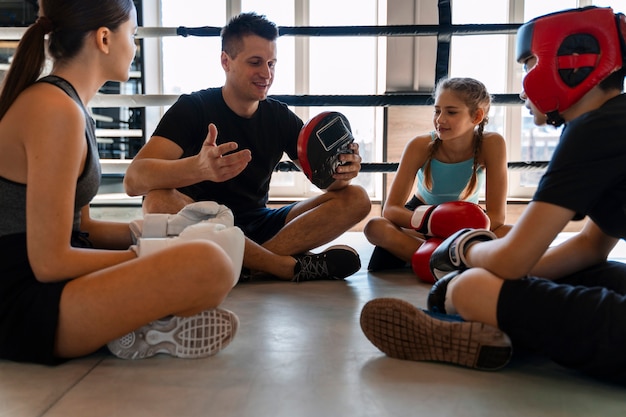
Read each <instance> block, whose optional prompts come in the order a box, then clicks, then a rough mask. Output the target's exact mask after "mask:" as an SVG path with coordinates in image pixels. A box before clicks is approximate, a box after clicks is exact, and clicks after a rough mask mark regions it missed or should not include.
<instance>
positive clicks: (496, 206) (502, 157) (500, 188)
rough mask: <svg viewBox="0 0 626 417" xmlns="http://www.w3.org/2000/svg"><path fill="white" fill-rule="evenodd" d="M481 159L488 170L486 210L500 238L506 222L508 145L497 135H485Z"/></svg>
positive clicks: (492, 227) (492, 228)
mask: <svg viewBox="0 0 626 417" xmlns="http://www.w3.org/2000/svg"><path fill="white" fill-rule="evenodd" d="M481 158H482V159H483V163H484V166H485V170H486V184H485V186H486V187H485V188H486V196H485V197H486V199H485V200H486V208H487V216H489V220H490V222H491V230H492V231H493V232H494V233H496V235H498V236H499V237H502V236H504V234H506V233H499V232H501V231H503V230H505V229H506V227H505V228H503V226H504V223H505V221H506V196H507V191H508V167H507V155H506V143H505V141H504V138H503V137H502V136H500V135H499V134H497V133H491V132H490V133H485V137H484V139H483V146H482V152H481Z"/></svg>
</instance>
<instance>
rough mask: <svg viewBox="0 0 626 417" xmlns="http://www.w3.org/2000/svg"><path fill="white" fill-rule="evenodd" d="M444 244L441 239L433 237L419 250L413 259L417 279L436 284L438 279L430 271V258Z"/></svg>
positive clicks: (412, 263) (412, 264)
mask: <svg viewBox="0 0 626 417" xmlns="http://www.w3.org/2000/svg"><path fill="white" fill-rule="evenodd" d="M441 242H443V239H439V238H438V237H431V238H430V239H428V240H426V242H424V243H423V244H422V246H420V247H419V248H417V250H416V251H415V253H414V254H413V257H412V258H411V266H412V267H413V272H415V275H417V277H418V278H419V279H420V280H421V281H423V282H425V283H427V284H434V283H435V281H437V278H435V276H434V275H433V274H432V272H431V270H430V256H431V255H432V253H433V252H434V251H435V249H437V247H438V246H439V245H440V244H441Z"/></svg>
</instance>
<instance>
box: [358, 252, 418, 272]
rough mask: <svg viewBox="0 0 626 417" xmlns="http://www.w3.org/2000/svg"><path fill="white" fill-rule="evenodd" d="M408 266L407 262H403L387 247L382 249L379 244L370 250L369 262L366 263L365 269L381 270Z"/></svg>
mask: <svg viewBox="0 0 626 417" xmlns="http://www.w3.org/2000/svg"><path fill="white" fill-rule="evenodd" d="M408 266H409V263H408V262H405V261H403V260H402V259H400V258H398V257H397V256H396V255H394V254H392V253H391V252H389V251H388V250H387V249H383V248H381V247H380V246H375V247H374V250H373V251H372V256H371V258H370V262H369V264H368V265H367V270H368V271H383V270H385V269H398V268H406V267H408Z"/></svg>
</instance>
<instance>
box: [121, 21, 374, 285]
mask: <svg viewBox="0 0 626 417" xmlns="http://www.w3.org/2000/svg"><path fill="white" fill-rule="evenodd" d="M277 37H278V29H277V27H276V26H275V25H274V23H272V22H269V21H268V20H266V19H265V17H264V16H260V15H257V14H255V13H243V14H241V15H239V16H236V17H234V18H233V19H231V21H230V22H229V23H228V24H227V25H226V26H225V27H224V28H223V29H222V55H221V63H222V67H223V68H224V72H225V74H226V82H225V84H224V86H223V87H221V88H212V89H206V90H202V91H197V92H194V93H192V94H185V95H182V96H181V97H180V98H179V99H178V101H177V102H176V103H175V104H174V105H173V106H172V107H171V108H170V109H169V110H168V111H167V112H166V114H165V115H164V117H163V119H162V120H161V122H160V123H159V125H158V127H157V128H156V130H155V132H154V134H153V136H152V137H151V138H150V140H149V141H148V143H146V145H145V146H144V147H143V148H142V149H141V150H140V152H139V153H138V154H137V156H136V157H135V158H134V159H133V161H132V163H131V164H130V166H129V168H128V170H127V172H126V176H125V179H124V185H125V188H126V192H127V193H128V194H129V195H143V196H145V199H144V203H143V208H144V213H172V214H173V213H177V212H178V211H179V210H181V209H182V208H183V207H184V206H186V205H188V204H190V203H194V202H198V201H215V202H217V203H219V204H221V205H225V206H227V207H228V208H230V209H231V210H232V212H233V215H234V223H235V226H238V227H240V228H241V229H242V230H243V232H244V234H245V235H246V238H247V239H246V245H245V254H244V267H245V268H247V269H248V270H250V271H259V272H263V273H269V274H271V275H273V276H276V277H278V278H280V279H285V280H294V281H303V280H313V279H343V278H345V277H347V276H349V275H352V274H353V273H355V272H356V271H357V270H358V269H359V268H360V265H361V264H360V259H359V256H358V254H357V253H356V251H354V250H353V249H352V248H350V247H348V246H345V245H338V246H332V247H330V248H328V249H326V250H325V251H323V252H321V253H318V254H313V253H311V252H309V251H310V250H311V249H314V248H316V247H318V246H321V245H324V244H326V243H328V242H330V241H332V240H333V239H335V238H337V237H339V236H340V235H341V234H343V233H344V232H345V231H347V230H349V229H350V228H351V227H352V226H354V225H355V224H357V223H358V222H359V221H360V220H362V219H363V218H364V217H365V216H366V215H367V214H368V213H369V211H370V207H371V204H370V200H369V197H368V195H367V192H366V191H365V190H364V189H363V188H362V187H360V186H357V185H352V184H350V181H351V180H352V179H353V178H355V177H356V176H357V174H358V172H359V170H360V166H361V157H360V155H359V152H358V145H357V144H352V145H351V150H352V153H346V154H342V155H340V160H341V162H342V164H341V165H340V166H339V167H338V168H337V169H336V172H335V174H334V176H333V178H334V182H333V183H332V184H331V185H330V186H329V187H328V188H327V189H326V190H324V192H323V193H322V194H320V195H318V196H315V197H312V198H309V199H306V200H303V201H300V202H297V203H293V204H289V205H286V206H283V207H281V208H278V209H271V208H268V207H267V203H268V192H269V185H270V180H271V176H272V173H273V172H274V168H275V167H276V165H277V164H278V162H279V161H280V160H281V158H282V157H283V154H287V155H288V156H289V158H291V159H292V160H293V161H294V162H295V163H296V164H298V151H297V141H298V135H299V133H300V130H301V128H302V126H303V123H302V120H300V118H299V117H298V116H296V115H295V114H294V113H293V112H292V111H291V110H289V108H288V107H287V106H286V105H285V104H283V103H280V102H278V101H276V100H273V99H271V98H268V97H267V94H268V90H269V88H270V86H271V84H272V82H273V79H274V69H275V65H276V39H277Z"/></svg>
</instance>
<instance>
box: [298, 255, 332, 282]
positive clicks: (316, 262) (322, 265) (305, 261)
mask: <svg viewBox="0 0 626 417" xmlns="http://www.w3.org/2000/svg"><path fill="white" fill-rule="evenodd" d="M324 255H325V254H323V253H322V254H317V255H304V256H300V257H298V258H296V260H297V262H298V265H300V269H299V271H298V272H297V273H296V275H295V277H294V281H296V282H300V281H301V280H302V281H309V280H312V279H319V278H322V277H328V276H329V272H328V263H327V262H326V257H325V256H324Z"/></svg>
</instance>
